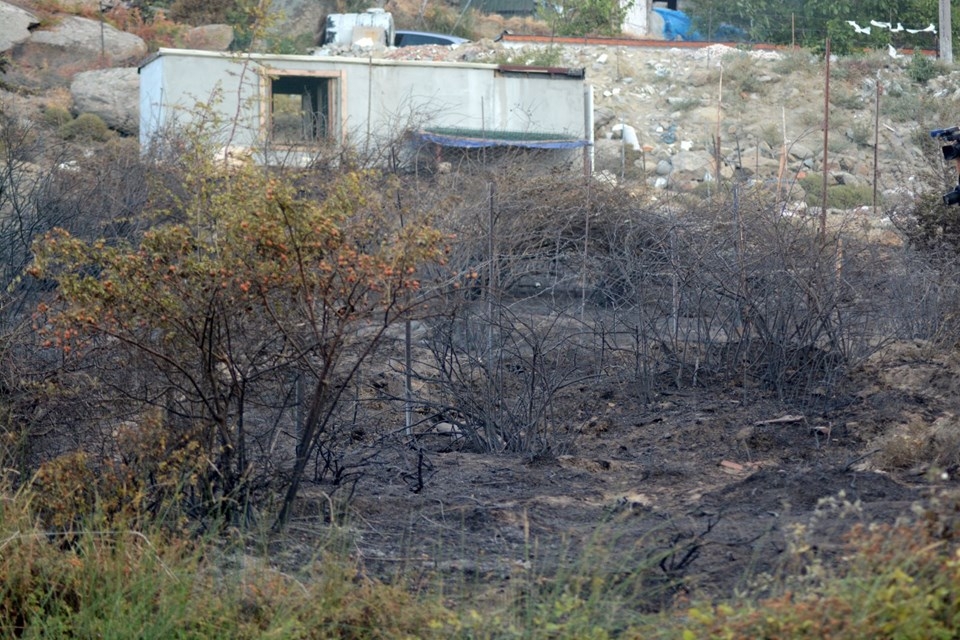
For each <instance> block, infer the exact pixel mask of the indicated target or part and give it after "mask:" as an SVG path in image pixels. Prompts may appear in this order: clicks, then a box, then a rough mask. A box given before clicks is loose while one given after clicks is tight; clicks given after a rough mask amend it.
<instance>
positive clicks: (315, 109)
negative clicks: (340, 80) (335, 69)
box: [270, 76, 334, 145]
mask: <svg viewBox="0 0 960 640" xmlns="http://www.w3.org/2000/svg"><path fill="white" fill-rule="evenodd" d="M333 82H334V80H333V79H331V78H313V77H303V76H281V77H279V78H274V79H273V80H272V82H271V84H270V94H271V97H270V114H271V118H270V139H271V140H273V142H275V143H277V144H284V145H297V144H310V143H315V142H318V141H321V140H324V139H327V138H329V137H331V136H332V135H333V131H334V128H333V122H334V121H333V117H332V116H333V113H332V112H333V109H332V105H333V95H332V93H333V92H332V91H331V88H332V85H333Z"/></svg>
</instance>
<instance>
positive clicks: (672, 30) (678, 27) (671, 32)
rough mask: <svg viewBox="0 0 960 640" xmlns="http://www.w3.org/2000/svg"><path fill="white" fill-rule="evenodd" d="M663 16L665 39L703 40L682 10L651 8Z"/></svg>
mask: <svg viewBox="0 0 960 640" xmlns="http://www.w3.org/2000/svg"><path fill="white" fill-rule="evenodd" d="M653 10H654V11H656V12H657V13H658V14H660V17H662V18H663V37H664V39H665V40H703V37H702V36H701V35H700V33H699V32H698V31H694V30H693V24H692V22H691V21H690V16H688V15H687V14H685V13H684V12H683V11H674V10H673V9H661V8H660V7H654V9H653Z"/></svg>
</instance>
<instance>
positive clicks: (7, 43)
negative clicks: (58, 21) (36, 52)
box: [0, 2, 40, 53]
mask: <svg viewBox="0 0 960 640" xmlns="http://www.w3.org/2000/svg"><path fill="white" fill-rule="evenodd" d="M39 24H40V21H39V20H37V17H36V16H35V15H33V14H32V13H30V12H29V11H25V10H23V9H21V8H20V7H15V6H13V5H12V4H7V3H6V2H0V53H2V52H4V51H7V50H9V49H12V48H13V46H14V45H17V44H20V43H21V42H24V41H25V40H27V39H28V38H30V30H31V29H33V28H35V27H37V26H38V25H39Z"/></svg>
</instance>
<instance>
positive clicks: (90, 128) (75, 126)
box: [60, 113, 111, 142]
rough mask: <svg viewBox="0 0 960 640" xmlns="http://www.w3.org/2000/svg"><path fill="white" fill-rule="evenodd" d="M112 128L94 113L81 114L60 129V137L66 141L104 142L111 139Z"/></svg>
mask: <svg viewBox="0 0 960 640" xmlns="http://www.w3.org/2000/svg"><path fill="white" fill-rule="evenodd" d="M110 135H111V133H110V127H108V126H107V123H106V122H104V121H103V120H102V119H101V118H100V116H98V115H96V114H93V113H81V114H80V115H79V116H77V118H76V120H71V121H69V122H67V123H65V124H64V125H63V126H61V127H60V137H62V138H63V139H64V140H79V141H95V142H103V141H105V140H107V139H108V138H109V137H110Z"/></svg>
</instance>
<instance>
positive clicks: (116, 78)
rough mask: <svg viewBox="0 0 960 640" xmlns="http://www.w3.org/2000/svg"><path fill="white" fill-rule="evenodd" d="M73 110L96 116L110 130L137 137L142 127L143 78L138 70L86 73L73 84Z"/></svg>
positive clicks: (79, 74) (71, 90)
mask: <svg viewBox="0 0 960 640" xmlns="http://www.w3.org/2000/svg"><path fill="white" fill-rule="evenodd" d="M70 93H71V97H72V98H73V105H74V110H75V111H76V112H77V113H78V114H80V113H93V114H95V115H98V116H100V118H101V119H102V120H103V121H104V122H105V123H107V126H108V127H110V128H111V129H114V130H116V131H119V132H120V133H123V134H126V135H136V134H137V131H138V130H139V124H140V76H139V74H138V73H137V70H136V68H133V67H121V68H116V69H97V70H94V71H83V72H81V73H78V74H76V75H75V76H74V77H73V82H72V83H71V84H70Z"/></svg>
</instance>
